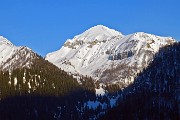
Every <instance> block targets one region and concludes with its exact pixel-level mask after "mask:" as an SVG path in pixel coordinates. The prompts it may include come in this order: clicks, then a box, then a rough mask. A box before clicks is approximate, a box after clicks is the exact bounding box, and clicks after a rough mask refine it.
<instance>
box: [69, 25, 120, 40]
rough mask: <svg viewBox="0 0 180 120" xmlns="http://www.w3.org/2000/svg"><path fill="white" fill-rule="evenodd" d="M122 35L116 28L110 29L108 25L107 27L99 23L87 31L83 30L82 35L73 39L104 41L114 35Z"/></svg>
mask: <svg viewBox="0 0 180 120" xmlns="http://www.w3.org/2000/svg"><path fill="white" fill-rule="evenodd" d="M118 35H119V36H122V34H121V33H120V32H118V31H116V30H113V29H110V28H108V27H105V26H103V25H97V26H94V27H92V28H90V29H88V30H86V31H85V32H83V33H82V34H80V35H77V36H75V37H74V38H73V39H72V41H76V40H78V41H84V42H89V41H91V42H92V41H95V40H97V41H103V40H107V39H110V37H113V36H118Z"/></svg>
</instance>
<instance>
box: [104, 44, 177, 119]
mask: <svg viewBox="0 0 180 120" xmlns="http://www.w3.org/2000/svg"><path fill="white" fill-rule="evenodd" d="M179 97H180V44H179V43H175V44H173V45H170V46H166V47H163V48H162V49H161V50H160V51H159V52H158V53H157V54H156V55H155V58H154V60H153V61H152V62H151V64H150V65H149V66H148V67H147V68H146V69H145V70H143V71H142V72H141V73H140V74H138V76H137V77H136V79H135V81H134V83H132V84H131V85H129V86H128V87H127V88H125V89H124V90H123V97H122V99H120V100H119V103H118V104H119V105H118V106H117V107H116V108H114V109H112V110H110V111H109V112H108V113H107V114H106V115H105V116H104V117H103V118H102V119H103V120H109V119H113V120H127V119H153V120H163V119H166V120H167V119H171V120H178V119H179V118H180V113H179V111H180V110H179V109H180V99H179Z"/></svg>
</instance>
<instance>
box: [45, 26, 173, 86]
mask: <svg viewBox="0 0 180 120" xmlns="http://www.w3.org/2000/svg"><path fill="white" fill-rule="evenodd" d="M174 42H175V40H174V39H173V38H172V37H160V36H156V35H152V34H147V33H144V32H137V33H133V34H130V35H123V34H122V33H120V32H118V31H115V30H113V29H109V28H108V27H105V26H103V25H97V26H95V27H92V28H90V29H88V30H86V31H85V32H83V33H82V34H80V35H77V36H75V37H74V38H73V39H68V40H67V41H66V42H65V44H64V46H63V47H62V48H61V49H60V50H58V51H55V52H52V53H49V54H47V56H46V60H48V61H50V62H52V63H53V64H55V65H56V66H58V67H59V68H61V69H63V70H65V71H66V72H68V73H71V74H73V75H77V74H80V75H84V76H85V75H87V76H91V77H92V78H93V79H94V80H98V81H99V82H100V83H104V84H119V85H121V87H126V86H127V85H129V84H130V83H132V82H133V81H134V78H135V77H136V76H137V73H139V72H140V71H142V70H143V69H144V68H146V67H147V66H148V65H149V63H150V62H151V61H153V58H154V55H155V53H157V52H158V50H159V49H160V48H162V47H164V46H166V45H170V44H172V43H174Z"/></svg>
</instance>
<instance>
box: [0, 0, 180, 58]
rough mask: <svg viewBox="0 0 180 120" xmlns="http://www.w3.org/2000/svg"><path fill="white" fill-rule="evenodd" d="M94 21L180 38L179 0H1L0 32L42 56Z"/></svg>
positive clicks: (57, 47) (128, 32)
mask: <svg viewBox="0 0 180 120" xmlns="http://www.w3.org/2000/svg"><path fill="white" fill-rule="evenodd" d="M97 24H102V25H105V26H107V27H110V28H113V29H116V30H118V31H120V32H122V33H123V34H130V33H133V32H142V31H143V32H147V33H152V34H156V35H161V36H172V37H173V38H175V39H177V40H180V0H0V35H2V36H4V37H6V38H8V39H9V40H10V41H11V42H12V43H14V44H15V45H17V46H19V45H25V46H28V47H30V48H31V49H33V50H34V51H35V52H37V53H38V54H40V55H42V56H45V55H46V54H47V53H48V52H52V51H55V50H58V49H59V48H60V47H61V46H62V45H63V43H64V42H65V41H66V39H68V38H73V37H74V36H75V35H77V34H80V33H81V32H83V31H85V30H86V29H88V28H90V27H92V26H95V25H97Z"/></svg>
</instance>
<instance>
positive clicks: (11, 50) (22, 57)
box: [0, 36, 37, 71]
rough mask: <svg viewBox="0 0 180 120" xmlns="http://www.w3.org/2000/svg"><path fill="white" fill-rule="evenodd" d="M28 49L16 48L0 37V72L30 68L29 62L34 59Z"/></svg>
mask: <svg viewBox="0 0 180 120" xmlns="http://www.w3.org/2000/svg"><path fill="white" fill-rule="evenodd" d="M36 57H37V56H36V53H34V52H33V51H32V50H31V49H30V48H28V47H23V46H20V47H17V46H15V45H13V44H12V43H11V42H10V41H9V40H8V39H6V38H4V37H3V36H0V70H3V71H4V70H10V71H11V70H13V69H16V68H22V67H30V66H31V64H32V63H31V60H33V59H34V58H36Z"/></svg>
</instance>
